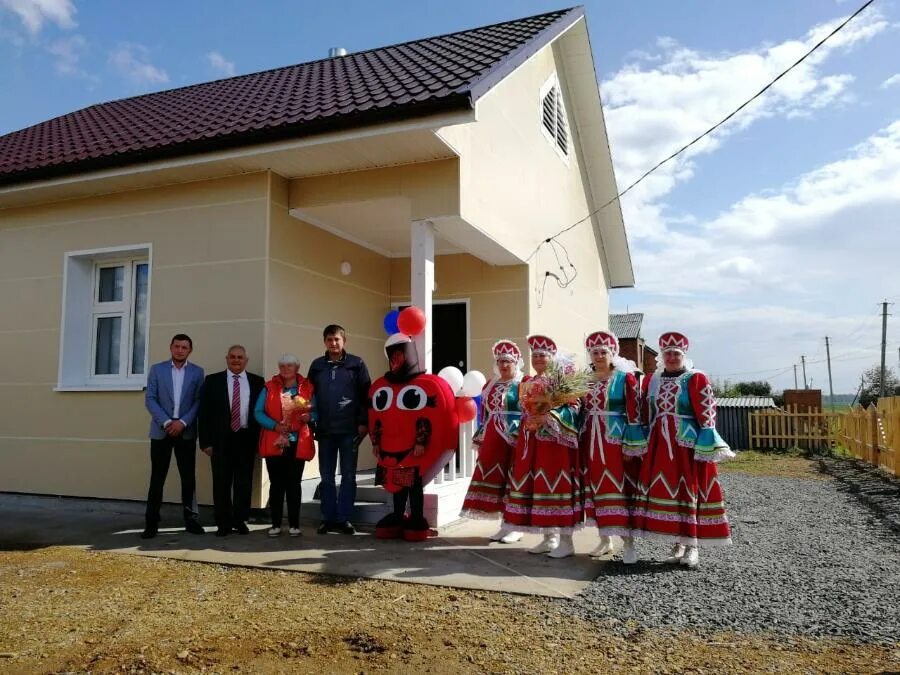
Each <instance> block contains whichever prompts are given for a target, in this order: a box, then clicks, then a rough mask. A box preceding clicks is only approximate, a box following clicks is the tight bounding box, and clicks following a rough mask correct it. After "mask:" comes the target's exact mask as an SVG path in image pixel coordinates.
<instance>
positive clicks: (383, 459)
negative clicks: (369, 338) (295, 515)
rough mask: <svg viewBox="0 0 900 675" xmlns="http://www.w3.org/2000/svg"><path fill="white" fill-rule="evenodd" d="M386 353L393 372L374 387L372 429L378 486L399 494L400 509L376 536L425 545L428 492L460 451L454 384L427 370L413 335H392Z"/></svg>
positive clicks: (397, 506) (380, 524)
mask: <svg viewBox="0 0 900 675" xmlns="http://www.w3.org/2000/svg"><path fill="white" fill-rule="evenodd" d="M384 351H385V355H386V356H387V358H388V363H389V368H390V369H389V370H388V371H387V372H386V373H385V374H384V376H383V377H380V378H378V379H377V380H375V382H373V383H372V387H371V388H370V389H369V403H370V405H369V431H370V432H371V434H372V449H373V452H374V453H375V457H376V459H377V461H378V468H377V470H376V483H378V484H381V485H384V488H385V489H386V490H387V491H388V492H391V493H393V496H394V511H393V513H390V514H388V515H387V516H385V517H384V518H382V519H381V520H380V521H379V522H378V523H377V524H376V526H375V536H376V537H378V538H381V539H400V538H403V539H406V540H407V541H422V540H424V539H426V538H427V537H428V534H429V532H430V529H431V528H430V526H429V524H428V521H427V520H426V519H425V514H424V506H425V504H424V500H425V497H424V491H423V488H424V486H425V485H426V484H427V483H428V482H430V481H431V480H432V479H433V478H434V477H435V476H436V475H437V474H438V472H439V471H442V470H443V468H444V466H446V464H447V462H448V460H449V459H450V457H451V456H452V455H453V452H454V451H455V450H456V447H457V445H458V441H459V416H458V414H457V412H456V402H455V398H454V392H453V390H452V389H451V388H450V385H449V384H447V383H446V382H445V381H444V380H443V379H441V378H440V377H438V376H436V375H430V374H427V373H423V372H422V370H421V369H420V368H419V358H418V353H417V352H416V345H415V343H414V342H413V341H412V339H411V338H410V337H409V336H408V335H404V334H402V333H395V334H394V335H391V336H390V337H389V338H388V339H387V342H385V345H384ZM407 500H408V501H409V511H410V513H409V516H408V517H407V516H406V515H405V514H406V504H407Z"/></svg>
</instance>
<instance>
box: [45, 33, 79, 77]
mask: <svg viewBox="0 0 900 675" xmlns="http://www.w3.org/2000/svg"><path fill="white" fill-rule="evenodd" d="M86 49H87V41H86V40H85V39H84V38H83V37H82V36H81V35H73V36H71V37H68V38H63V39H60V40H56V41H55V42H52V43H51V44H50V46H49V47H47V51H48V52H50V53H51V54H52V55H53V56H55V57H56V60H55V61H54V64H53V65H54V67H55V68H56V72H57V73H59V74H60V75H78V74H81V73H82V72H83V71H82V70H81V69H80V68H79V65H78V64H79V61H80V60H81V57H82V56H83V55H84V53H85V51H86Z"/></svg>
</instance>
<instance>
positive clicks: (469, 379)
mask: <svg viewBox="0 0 900 675" xmlns="http://www.w3.org/2000/svg"><path fill="white" fill-rule="evenodd" d="M383 325H384V332H385V333H387V334H388V335H393V334H394V333H402V334H404V335H409V336H410V337H414V336H416V335H419V334H420V333H421V332H422V331H423V330H425V312H423V311H422V310H421V309H419V308H418V307H407V308H405V309H403V310H397V309H393V310H391V311H390V312H388V313H387V314H385V316H384V323H383ZM438 377H440V378H441V379H443V380H444V381H446V382H447V384H449V385H450V388H451V389H452V390H453V393H454V394H456V412H457V413H458V414H459V421H460V422H471V421H472V420H474V419H475V417H476V416H477V415H478V403H477V402H476V401H478V400H480V398H481V390H482V388H483V387H484V385H485V383H486V382H487V379H486V378H485V377H484V375H483V374H482V373H480V372H479V371H477V370H470V371H469V372H468V373H466V374H465V375H463V374H462V371H461V370H460V369H459V368H457V367H455V366H447V367H445V368H441V371H440V372H439V373H438Z"/></svg>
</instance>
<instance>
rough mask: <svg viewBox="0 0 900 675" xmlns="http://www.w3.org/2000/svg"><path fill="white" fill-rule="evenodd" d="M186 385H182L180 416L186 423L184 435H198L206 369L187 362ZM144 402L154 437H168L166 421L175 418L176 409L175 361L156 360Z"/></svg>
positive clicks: (149, 376)
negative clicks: (173, 367)
mask: <svg viewBox="0 0 900 675" xmlns="http://www.w3.org/2000/svg"><path fill="white" fill-rule="evenodd" d="M184 367H185V369H186V370H185V372H184V384H183V385H182V387H181V405H180V407H179V410H178V416H179V419H181V421H182V422H184V424H185V428H184V432H183V433H182V438H187V439H191V438H196V437H197V412H198V410H199V409H200V387H201V386H202V385H203V368H201V367H200V366H195V365H194V364H193V363H191V362H190V361H189V362H188V363H186V364H185V366H184ZM144 405H145V406H146V408H147V410H148V411H149V412H150V418H151V419H150V438H154V439H161V438H165V437H166V431H165V429H163V423H164V422H165V421H166V420H170V419H172V417H173V415H174V411H175V392H174V389H173V388H172V362H171V361H162V362H161V363H154V364H153V365H152V366H151V367H150V373H149V374H148V375H147V391H146V392H145V393H144Z"/></svg>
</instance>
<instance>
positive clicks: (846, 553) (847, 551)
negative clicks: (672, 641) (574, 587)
mask: <svg viewBox="0 0 900 675" xmlns="http://www.w3.org/2000/svg"><path fill="white" fill-rule="evenodd" d="M801 461H805V460H801ZM807 464H809V463H807ZM860 471H861V475H866V474H867V472H866V471H865V470H860ZM869 473H870V472H869ZM795 475H796V474H795ZM799 475H801V476H802V473H801V474H799ZM721 479H722V485H723V488H724V490H725V500H726V505H727V506H728V513H729V520H730V521H731V524H732V538H733V540H734V545H733V546H730V547H722V548H709V549H701V558H700V568H698V569H696V570H688V569H686V568H683V567H675V566H672V565H666V564H664V563H661V562H659V561H661V560H662V559H663V558H664V557H665V556H666V555H667V554H668V551H669V548H670V547H669V546H668V545H662V544H660V543H657V542H648V541H639V543H638V550H639V553H640V555H641V558H642V561H641V563H639V564H638V565H636V566H635V567H634V568H633V569H631V568H626V569H623V567H622V566H621V565H618V566H616V567H614V568H612V569H611V570H610V572H609V574H607V575H604V576H601V577H599V578H598V579H597V580H596V581H595V582H594V583H593V584H592V585H591V586H590V587H589V588H588V590H587V591H585V592H584V593H583V594H581V595H580V596H579V597H578V598H576V599H575V600H574V601H569V602H564V603H563V607H564V608H565V611H567V612H570V613H571V614H574V615H576V616H578V617H581V618H589V619H595V620H597V621H599V622H600V624H601V625H603V626H605V627H607V628H608V629H611V630H614V631H618V632H620V633H621V632H627V631H629V630H633V628H634V625H635V622H637V623H638V625H640V626H642V627H644V628H663V629H687V628H691V629H696V630H699V631H701V632H702V631H716V630H728V631H735V632H737V633H765V632H771V633H775V634H779V635H784V636H811V637H822V636H831V637H836V636H840V637H844V638H850V639H853V640H859V641H864V642H871V643H882V644H894V645H896V644H897V642H898V640H900V604H898V602H897V598H898V589H900V537H898V533H897V531H896V530H895V529H893V528H892V527H891V523H889V522H886V521H885V520H884V518H883V514H882V513H879V512H877V511H872V510H871V509H870V508H867V507H866V506H865V505H864V504H862V503H860V501H858V500H857V499H856V497H855V496H854V493H855V492H857V491H856V490H854V489H853V488H852V487H848V482H846V481H833V480H821V479H819V480H815V479H812V477H781V476H774V475H751V474H748V473H745V472H734V471H726V472H723V473H722V477H721ZM848 480H852V477H850V478H849V479H848Z"/></svg>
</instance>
